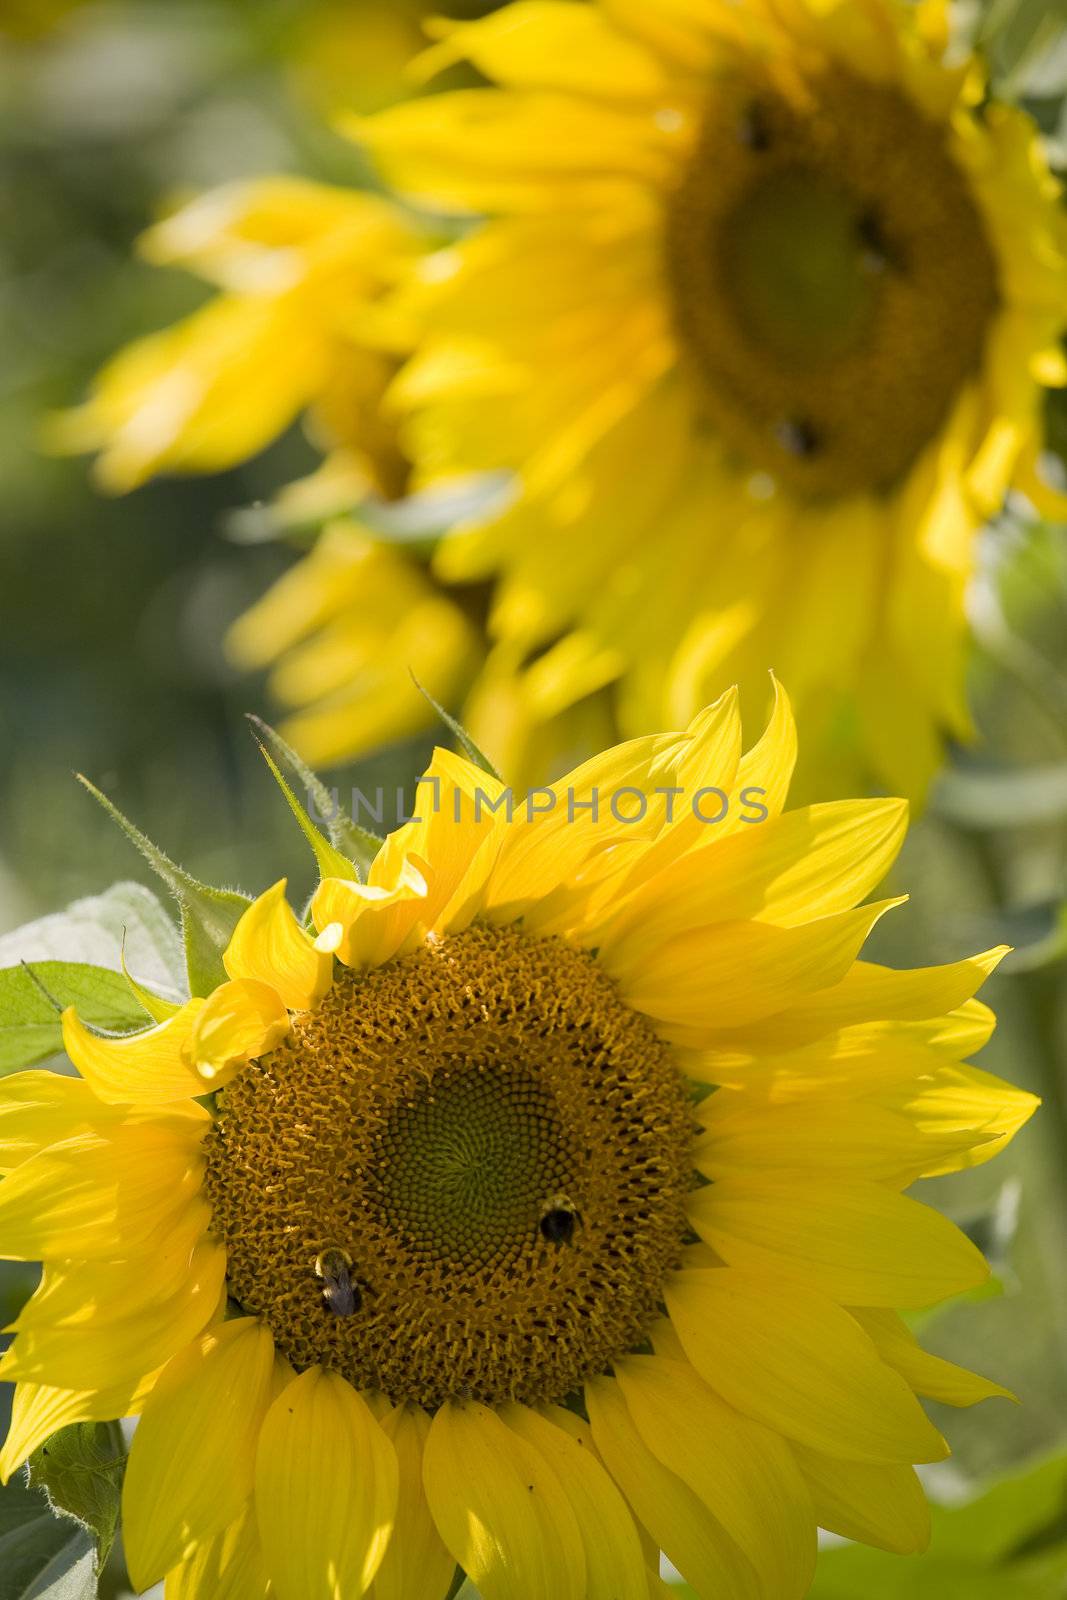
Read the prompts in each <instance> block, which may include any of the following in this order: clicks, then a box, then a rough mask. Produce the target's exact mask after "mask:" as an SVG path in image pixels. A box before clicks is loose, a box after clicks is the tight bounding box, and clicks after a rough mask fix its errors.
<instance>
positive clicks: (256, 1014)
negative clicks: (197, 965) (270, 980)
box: [187, 978, 289, 1093]
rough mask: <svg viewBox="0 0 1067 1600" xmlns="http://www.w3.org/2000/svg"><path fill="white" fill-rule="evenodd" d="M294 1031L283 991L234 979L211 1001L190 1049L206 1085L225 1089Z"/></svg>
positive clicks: (201, 1012)
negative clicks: (290, 1029) (224, 1087)
mask: <svg viewBox="0 0 1067 1600" xmlns="http://www.w3.org/2000/svg"><path fill="white" fill-rule="evenodd" d="M288 1032H289V1013H288V1012H287V1011H286V1009H285V1006H284V1005H283V1004H282V1001H281V998H280V996H279V994H278V991H277V990H276V989H274V988H273V987H272V986H271V985H270V984H267V983H260V982H259V981H258V979H256V978H232V979H231V980H230V982H229V983H222V984H220V985H219V987H218V988H217V989H216V990H214V992H213V993H212V994H211V995H209V996H208V998H207V999H206V1000H205V1001H204V1004H203V1005H202V1006H201V1008H200V1010H199V1011H198V1013H197V1016H196V1021H195V1022H194V1024H193V1029H192V1033H191V1034H190V1037H189V1043H188V1046H187V1050H188V1055H189V1059H190V1060H191V1061H192V1062H193V1063H194V1065H195V1067H196V1070H197V1072H198V1074H199V1075H200V1078H201V1080H202V1081H201V1085H200V1092H201V1093H203V1092H204V1086H205V1085H208V1086H209V1087H210V1088H212V1089H221V1088H222V1087H223V1085H224V1084H227V1083H229V1081H230V1079H231V1078H233V1077H234V1076H235V1075H236V1074H237V1073H238V1072H240V1070H241V1069H242V1067H246V1066H247V1065H248V1063H249V1061H251V1060H253V1059H254V1058H255V1057H256V1056H263V1055H266V1054H267V1051H268V1050H273V1049H274V1046H275V1045H276V1044H279V1043H280V1042H281V1040H282V1039H284V1038H285V1036H286V1034H287V1033H288Z"/></svg>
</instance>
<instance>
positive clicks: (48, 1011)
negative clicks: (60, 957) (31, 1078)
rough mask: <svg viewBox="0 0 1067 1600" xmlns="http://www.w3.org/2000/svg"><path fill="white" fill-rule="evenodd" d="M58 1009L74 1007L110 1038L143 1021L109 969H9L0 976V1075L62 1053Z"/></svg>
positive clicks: (52, 964) (43, 964)
mask: <svg viewBox="0 0 1067 1600" xmlns="http://www.w3.org/2000/svg"><path fill="white" fill-rule="evenodd" d="M50 997H51V998H50ZM53 1002H54V1004H53ZM56 1006H58V1007H59V1008H60V1009H62V1008H63V1007H65V1006H77V1008H78V1015H79V1016H80V1017H81V1019H82V1021H83V1022H88V1023H91V1024H92V1026H93V1027H96V1028H103V1029H105V1030H106V1031H108V1032H114V1033H120V1032H123V1031H128V1030H129V1029H131V1028H139V1027H144V1026H145V1024H146V1021H147V1018H146V1016H145V1013H144V1011H143V1010H142V1008H141V1006H140V1004H139V1003H138V1000H137V998H136V996H135V995H134V994H133V992H132V991H131V989H130V987H129V984H128V983H127V982H126V979H125V978H124V977H123V976H122V974H121V973H118V972H111V971H110V970H109V969H108V968H107V967H93V966H89V965H87V964H86V963H84V962H74V961H35V962H33V963H32V965H23V966H18V967H7V968H5V969H3V970H0V1075H3V1074H6V1073H9V1072H17V1071H19V1070H20V1069H21V1068H22V1067H32V1066H34V1065H35V1063H37V1062H39V1061H46V1060H47V1059H48V1057H49V1056H54V1055H56V1054H57V1053H58V1052H59V1051H60V1050H62V1048H63V1033H62V1029H61V1027H60V1021H59V1011H57V1010H56Z"/></svg>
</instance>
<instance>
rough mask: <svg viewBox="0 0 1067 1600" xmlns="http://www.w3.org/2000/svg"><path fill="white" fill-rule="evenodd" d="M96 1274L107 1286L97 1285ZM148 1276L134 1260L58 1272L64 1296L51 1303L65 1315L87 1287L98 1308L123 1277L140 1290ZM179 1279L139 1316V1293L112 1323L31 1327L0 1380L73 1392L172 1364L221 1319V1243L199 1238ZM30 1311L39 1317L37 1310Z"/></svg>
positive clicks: (20, 1336)
mask: <svg viewBox="0 0 1067 1600" xmlns="http://www.w3.org/2000/svg"><path fill="white" fill-rule="evenodd" d="M93 1268H95V1269H97V1273H98V1275H99V1277H100V1278H101V1279H102V1280H103V1281H102V1283H100V1284H94V1273H93V1271H92V1269H93ZM150 1270H151V1269H150V1268H149V1267H144V1266H142V1264H141V1263H140V1262H138V1261H136V1260H135V1261H132V1262H124V1263H122V1264H121V1266H119V1267H117V1268H115V1267H112V1264H111V1263H100V1262H89V1263H85V1264H81V1263H79V1264H78V1265H77V1266H75V1267H72V1268H71V1269H70V1275H69V1277H67V1276H66V1275H64V1274H63V1269H62V1268H57V1269H54V1272H55V1274H60V1275H61V1276H60V1285H59V1286H60V1289H61V1291H65V1292H63V1293H61V1294H59V1295H55V1294H53V1295H51V1296H49V1301H50V1302H51V1303H52V1304H54V1305H56V1307H57V1310H58V1311H60V1312H62V1309H63V1303H64V1301H69V1298H70V1291H71V1290H73V1291H74V1292H77V1290H78V1288H81V1289H82V1290H83V1293H84V1294H85V1295H86V1296H88V1297H89V1298H88V1304H89V1305H90V1306H93V1305H95V1304H96V1300H95V1295H96V1294H98V1293H100V1292H101V1290H110V1291H111V1292H114V1290H115V1288H116V1287H117V1284H118V1283H121V1280H122V1279H123V1278H125V1279H126V1281H127V1282H128V1283H132V1284H133V1285H135V1286H136V1280H137V1277H138V1275H139V1273H140V1272H142V1271H144V1272H149V1271H150ZM52 1276H53V1273H52V1272H51V1271H50V1273H49V1277H50V1278H51V1277H52ZM174 1277H175V1281H174V1284H173V1286H172V1287H171V1289H170V1292H169V1293H168V1294H166V1295H165V1296H164V1297H162V1298H160V1299H158V1300H157V1301H156V1302H155V1303H153V1304H150V1305H148V1306H147V1307H144V1308H142V1309H141V1310H140V1311H137V1310H136V1309H134V1308H133V1307H134V1305H135V1296H136V1288H135V1289H134V1291H133V1292H131V1293H130V1295H129V1300H130V1302H131V1310H130V1311H129V1312H128V1313H127V1314H126V1315H123V1314H122V1308H121V1306H119V1307H115V1306H114V1305H112V1306H111V1307H109V1308H108V1309H109V1310H110V1311H111V1313H112V1314H111V1315H110V1316H107V1315H105V1316H102V1317H100V1318H97V1319H87V1320H83V1321H82V1322H81V1323H74V1322H73V1321H72V1322H70V1323H68V1325H66V1326H63V1325H59V1326H55V1325H53V1324H50V1323H48V1322H44V1324H43V1325H38V1324H37V1323H36V1322H34V1321H31V1322H29V1324H28V1325H27V1327H26V1329H25V1331H21V1330H20V1331H19V1332H18V1333H17V1334H16V1336H15V1341H14V1343H13V1344H12V1346H11V1348H10V1349H9V1350H8V1351H7V1353H6V1354H5V1356H4V1357H3V1360H2V1361H0V1376H3V1377H4V1378H21V1379H29V1380H31V1381H33V1382H37V1383H49V1384H58V1385H60V1386H70V1387H71V1388H98V1389H109V1388H115V1387H121V1386H123V1385H128V1384H131V1383H136V1382H137V1381H138V1380H139V1379H140V1378H142V1377H143V1376H144V1374H145V1373H146V1372H154V1371H156V1370H157V1368H159V1367H161V1366H162V1365H163V1363H164V1362H166V1361H169V1360H170V1359H171V1357H172V1356H173V1355H174V1354H175V1352H176V1351H178V1350H180V1349H181V1348H182V1347H183V1346H184V1345H186V1344H188V1342H189V1340H190V1339H193V1338H195V1337H196V1335H197V1334H198V1333H199V1332H200V1330H201V1329H202V1328H203V1327H204V1326H205V1325H206V1324H207V1323H209V1322H210V1321H212V1319H213V1318H214V1317H215V1316H216V1315H217V1314H218V1312H219V1307H220V1305H221V1304H222V1303H223V1300H224V1290H225V1280H226V1253H225V1251H224V1250H223V1248H222V1246H221V1245H220V1244H218V1243H217V1241H215V1240H213V1239H201V1240H200V1242H199V1243H198V1244H197V1245H196V1246H195V1247H194V1249H193V1251H192V1255H191V1257H190V1258H189V1259H188V1260H187V1261H186V1262H185V1264H184V1265H183V1266H181V1267H176V1268H175V1274H174ZM49 1301H46V1302H45V1307H44V1310H45V1312H46V1311H47V1305H48V1303H49ZM28 1309H29V1310H30V1311H32V1310H33V1307H32V1303H31V1307H30V1308H28ZM20 1321H21V1319H20Z"/></svg>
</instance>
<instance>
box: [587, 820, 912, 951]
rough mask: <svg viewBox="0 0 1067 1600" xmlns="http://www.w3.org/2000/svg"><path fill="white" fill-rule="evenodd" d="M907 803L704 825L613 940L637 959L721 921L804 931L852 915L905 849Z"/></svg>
mask: <svg viewBox="0 0 1067 1600" xmlns="http://www.w3.org/2000/svg"><path fill="white" fill-rule="evenodd" d="M907 812H908V808H907V802H906V801H904V800H840V801H832V802H830V803H829V804H827V805H813V806H805V807H803V808H802V809H800V810H797V811H787V812H785V813H784V814H783V815H781V816H779V817H777V818H773V819H771V820H769V821H765V822H757V823H752V824H750V825H749V826H748V827H740V828H739V829H738V831H737V832H735V833H733V834H731V835H729V836H728V837H726V838H724V839H719V838H718V837H717V836H716V833H715V829H714V828H713V827H705V828H703V830H702V832H703V835H704V837H703V838H700V837H699V836H698V837H697V839H696V840H695V841H694V844H693V845H692V847H691V848H690V850H689V851H688V852H687V853H686V854H685V855H683V856H682V857H681V858H680V859H678V860H676V861H674V862H673V863H671V865H670V866H669V867H667V868H666V869H665V870H664V871H663V872H661V873H659V874H658V875H656V876H655V877H654V878H652V879H651V881H650V882H648V883H646V884H644V886H643V887H642V889H641V890H640V891H639V892H638V893H637V894H635V895H633V896H632V897H631V898H630V899H628V900H627V901H626V903H625V905H624V906H623V908H622V910H621V911H620V913H619V914H618V916H617V917H616V918H614V919H613V920H612V922H611V924H610V927H609V930H608V933H607V936H606V937H607V940H609V941H610V943H611V944H612V945H613V946H616V945H618V944H620V943H622V942H625V943H626V944H627V945H628V946H631V947H633V948H634V949H635V950H636V951H637V952H638V954H640V952H641V951H642V950H647V949H649V948H650V947H651V945H652V944H653V943H658V942H660V941H665V940H667V939H672V938H674V937H675V936H676V935H677V934H679V933H684V932H686V931H687V930H688V929H690V928H695V927H702V926H706V925H708V924H711V923H715V922H742V921H745V920H748V919H750V918H751V919H754V920H756V921H759V922H771V923H774V924H775V925H776V926H778V927H797V926H798V925H800V924H803V923H809V922H814V921H815V920H816V918H818V917H823V916H829V915H830V914H832V913H834V912H839V911H848V910H851V909H852V907H853V906H855V905H856V904H857V903H858V902H859V901H860V900H862V899H863V898H864V897H865V896H866V895H868V894H869V893H870V892H871V890H872V889H873V888H874V887H875V886H876V884H878V883H879V882H881V880H882V878H883V877H884V876H885V874H886V872H887V871H888V870H889V867H890V866H891V865H892V862H893V860H894V859H895V857H896V855H897V854H898V852H899V850H900V847H901V845H902V844H903V842H904V834H905V831H906V828H907Z"/></svg>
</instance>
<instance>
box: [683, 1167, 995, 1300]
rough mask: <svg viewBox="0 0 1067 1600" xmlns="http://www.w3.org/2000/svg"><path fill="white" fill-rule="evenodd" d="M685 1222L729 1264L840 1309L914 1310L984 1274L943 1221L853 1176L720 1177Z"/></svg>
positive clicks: (967, 1244) (698, 1197)
mask: <svg viewBox="0 0 1067 1600" xmlns="http://www.w3.org/2000/svg"><path fill="white" fill-rule="evenodd" d="M689 1220H690V1221H691V1222H692V1224H693V1226H694V1227H695V1228H696V1230H697V1232H698V1233H699V1234H700V1237H701V1238H702V1239H704V1240H706V1242H707V1243H708V1244H710V1245H711V1247H712V1249H713V1250H717V1251H718V1253H719V1254H720V1255H721V1256H722V1258H723V1260H724V1261H727V1262H728V1263H729V1264H730V1265H731V1266H736V1267H749V1268H753V1269H757V1270H767V1271H770V1272H775V1273H779V1272H781V1273H794V1274H796V1275H797V1276H798V1277H800V1278H802V1279H803V1281H804V1282H805V1283H807V1284H809V1285H810V1286H811V1287H812V1288H813V1289H816V1290H818V1291H819V1292H820V1293H822V1294H826V1295H829V1296H830V1297H831V1298H832V1299H835V1300H840V1301H843V1302H845V1303H846V1304H852V1305H858V1306H862V1305H872V1306H905V1307H908V1308H917V1307H919V1306H927V1305H932V1304H934V1303H935V1302H936V1301H938V1300H944V1299H947V1298H948V1297H949V1296H950V1295H953V1294H961V1293H963V1291H964V1290H966V1289H974V1288H977V1287H978V1286H979V1285H980V1284H983V1283H985V1281H986V1279H987V1278H988V1277H989V1267H988V1266H987V1264H986V1262H985V1260H984V1258H983V1257H982V1254H981V1252H980V1251H979V1250H977V1249H976V1248H975V1246H974V1245H973V1244H972V1243H971V1241H970V1240H969V1239H968V1238H967V1236H966V1235H965V1234H964V1233H962V1232H961V1231H960V1229H959V1228H957V1227H956V1226H955V1224H954V1223H951V1222H949V1220H948V1219H947V1217H943V1216H942V1215H941V1214H940V1212H937V1211H934V1210H932V1209H931V1208H930V1207H929V1206H924V1205H921V1204H920V1203H919V1202H918V1201H917V1200H911V1199H909V1198H908V1197H907V1196H905V1195H899V1194H894V1193H893V1192H892V1191H891V1190H890V1189H886V1188H882V1187H881V1186H880V1185H878V1184H875V1183H864V1182H862V1181H860V1180H855V1179H853V1180H845V1179H840V1180H837V1181H834V1182H818V1181H815V1180H813V1179H812V1176H811V1174H810V1173H808V1174H806V1175H805V1176H797V1177H795V1178H793V1179H792V1180H790V1179H788V1178H781V1177H779V1178H777V1179H774V1180H771V1179H765V1180H762V1181H759V1180H756V1179H743V1178H724V1179H722V1180H721V1181H720V1182H718V1183H713V1184H711V1185H709V1186H708V1187H707V1188H704V1189H700V1190H698V1191H697V1192H696V1193H695V1194H693V1195H692V1196H691V1198H690V1204H689Z"/></svg>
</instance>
